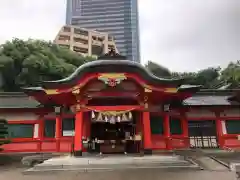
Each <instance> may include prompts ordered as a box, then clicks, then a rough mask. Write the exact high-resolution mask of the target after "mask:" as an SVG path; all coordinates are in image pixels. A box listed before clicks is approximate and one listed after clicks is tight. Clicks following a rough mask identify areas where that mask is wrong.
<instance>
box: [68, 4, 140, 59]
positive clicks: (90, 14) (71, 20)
mask: <svg viewBox="0 0 240 180" xmlns="http://www.w3.org/2000/svg"><path fill="white" fill-rule="evenodd" d="M137 5H138V3H137V0H67V17H66V24H68V25H74V26H79V27H82V28H88V29H94V30H97V31H100V32H101V31H102V32H107V33H109V34H111V35H112V36H113V37H114V40H115V43H116V46H117V49H118V51H119V52H120V53H121V55H124V56H127V57H128V59H129V60H132V61H136V62H139V61H140V52H139V51H140V47H139V44H140V43H139V23H138V6H137Z"/></svg>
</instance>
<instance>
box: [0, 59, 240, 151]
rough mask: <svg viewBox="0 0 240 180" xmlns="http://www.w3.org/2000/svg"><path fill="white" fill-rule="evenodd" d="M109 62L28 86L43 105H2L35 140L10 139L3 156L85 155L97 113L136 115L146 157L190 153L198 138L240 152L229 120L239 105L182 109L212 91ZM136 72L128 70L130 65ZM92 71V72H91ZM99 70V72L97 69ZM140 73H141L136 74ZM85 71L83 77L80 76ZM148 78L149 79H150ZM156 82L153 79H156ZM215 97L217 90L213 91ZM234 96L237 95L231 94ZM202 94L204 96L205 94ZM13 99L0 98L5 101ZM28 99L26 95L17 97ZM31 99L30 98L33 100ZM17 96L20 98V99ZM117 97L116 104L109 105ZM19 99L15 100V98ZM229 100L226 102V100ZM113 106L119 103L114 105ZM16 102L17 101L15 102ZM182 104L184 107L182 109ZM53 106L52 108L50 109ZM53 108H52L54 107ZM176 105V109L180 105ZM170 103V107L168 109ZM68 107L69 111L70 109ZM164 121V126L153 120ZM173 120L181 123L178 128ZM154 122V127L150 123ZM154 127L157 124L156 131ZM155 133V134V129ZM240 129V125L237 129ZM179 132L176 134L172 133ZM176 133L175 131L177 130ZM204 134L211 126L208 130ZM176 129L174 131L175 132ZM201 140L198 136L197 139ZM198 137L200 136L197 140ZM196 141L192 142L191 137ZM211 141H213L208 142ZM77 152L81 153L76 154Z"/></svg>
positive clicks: (2, 114)
mask: <svg viewBox="0 0 240 180" xmlns="http://www.w3.org/2000/svg"><path fill="white" fill-rule="evenodd" d="M108 63H109V67H113V68H106V69H104V70H102V69H103V67H107V61H106V62H105V64H104V65H101V64H100V63H98V64H96V63H95V64H92V65H90V67H83V68H81V70H77V71H78V72H76V73H75V77H71V78H72V79H71V78H69V79H68V80H64V82H60V81H55V82H47V83H46V84H45V85H44V87H41V88H28V89H25V93H26V94H27V95H26V97H27V96H29V99H28V100H29V101H32V100H33V98H34V99H36V100H37V101H38V102H40V103H41V104H45V107H28V108H24V107H20V105H19V107H17V105H16V107H2V108H1V109H0V118H4V119H7V120H8V122H9V124H10V125H11V124H15V125H21V124H27V125H31V126H32V128H33V131H32V137H15V138H11V143H10V144H6V145H4V146H3V148H4V153H12V152H73V151H74V152H75V153H76V154H77V155H80V154H81V152H84V151H88V150H87V148H86V147H85V146H84V143H83V141H84V139H88V138H89V137H90V136H91V133H92V132H91V131H92V128H91V123H92V120H91V119H92V117H91V114H92V113H93V112H95V113H96V112H97V113H102V114H107V116H108V115H113V116H116V117H117V116H118V115H119V116H122V115H123V114H124V113H127V112H132V113H134V115H135V116H134V118H135V121H136V127H135V135H140V137H141V140H140V144H141V145H140V151H144V152H147V153H151V152H154V151H155V150H174V149H186V148H190V147H192V146H195V145H196V142H194V141H196V139H198V140H200V141H201V142H200V144H202V147H208V146H207V145H206V144H205V142H204V141H205V140H204V138H206V137H207V138H208V137H210V136H214V137H215V139H214V140H213V141H211V142H210V143H212V144H215V145H216V147H219V148H221V149H228V148H240V140H239V137H240V131H239V133H235V134H234V133H232V132H231V133H228V127H226V122H227V123H228V121H231V123H234V122H233V121H239V122H240V110H239V103H238V102H237V101H236V103H235V104H230V103H229V104H224V103H222V104H221V103H219V104H216V105H214V104H204V102H203V103H201V102H200V101H199V102H200V103H198V104H193V105H191V104H190V103H189V104H186V105H184V104H183V103H182V102H188V99H189V98H191V97H196V98H198V97H199V96H200V95H201V98H204V96H205V98H208V96H207V95H206V94H207V93H208V92H205V93H202V92H201V91H200V92H197V91H199V87H197V86H189V87H184V88H181V84H180V81H172V82H171V81H170V80H169V81H168V82H166V81H164V80H161V79H157V78H155V79H154V78H153V77H146V76H147V75H148V74H147V73H146V72H141V71H143V70H142V69H141V68H140V69H138V68H139V66H135V65H132V64H130V65H129V64H127V63H125V62H123V63H122V64H120V65H122V66H120V65H119V64H116V63H115V62H114V63H112V61H108ZM116 65H119V66H118V67H122V70H121V72H119V70H118V72H115V71H113V70H114V68H115V66H116ZM130 66H131V67H133V68H127V67H130ZM99 67H100V68H99ZM88 68H92V69H94V68H95V69H94V70H92V71H87V70H86V69H88ZM98 68H99V69H98ZM136 69H138V70H136ZM81 72H82V74H81ZM148 76H149V75H148ZM151 78H152V79H153V80H152V79H151ZM211 93H213V92H211ZM217 93H218V92H217V91H216V95H211V97H212V98H213V99H214V98H216V99H217V98H219V97H221V98H222V99H223V96H224V95H217ZM231 93H232V94H233V95H234V92H231ZM202 94H204V95H202ZM13 96H14V95H8V96H7V95H6V96H4V97H0V100H1V98H2V99H4V98H5V101H7V99H8V98H9V99H11V98H13ZM22 97H24V98H26V97H25V96H24V95H21V97H17V98H19V99H21V98H22ZM30 97H31V98H32V99H30ZM224 97H225V96H224ZM17 98H16V99H17ZM110 99H113V101H110ZM16 101H17V100H16ZM226 101H227V100H226ZM113 102H115V103H114V104H113ZM16 103H17V102H16ZM179 103H182V104H181V105H179ZM50 104H51V105H50ZM52 104H54V105H52ZM176 104H177V105H176ZM169 105H170V107H169ZM66 109H67V110H66ZM69 118H71V119H74V123H75V125H74V133H73V134H70V135H66V134H64V133H63V131H64V129H63V121H67V120H66V119H69ZM158 119H159V121H160V120H161V123H156V122H155V121H158ZM46 120H47V121H48V122H49V121H54V130H55V132H54V137H46V136H45V134H44V132H45V128H46V127H45V125H46V123H45V121H46ZM174 121H177V123H176V124H175V123H174ZM194 121H196V122H198V125H200V126H201V122H204V121H209V122H210V121H211V122H212V124H213V127H211V128H213V129H215V130H216V133H215V134H214V133H213V134H212V135H211V133H210V135H208V133H206V134H207V135H204V127H202V126H201V127H199V128H202V130H201V132H203V134H202V135H201V136H200V135H199V134H201V133H199V134H198V135H196V134H194V132H190V131H192V130H193V131H194V128H195V129H197V127H196V126H195V125H194V126H192V128H193V129H192V130H191V126H190V125H189V124H194ZM151 123H152V124H151ZM156 124H159V126H161V127H159V128H161V129H162V130H161V131H160V130H159V131H158V129H157V128H156V126H158V125H156ZM154 128H155V129H156V131H155V132H154V130H153V129H154ZM239 128H240V127H239ZM174 129H175V130H174ZM176 129H177V130H176ZM205 129H206V131H208V130H209V129H208V130H207V128H205ZM173 131H175V132H173ZM193 136H194V137H197V138H194V137H193ZM198 136H199V137H198ZM191 137H193V138H191ZM207 141H208V142H209V139H208V140H207ZM78 152H79V153H78Z"/></svg>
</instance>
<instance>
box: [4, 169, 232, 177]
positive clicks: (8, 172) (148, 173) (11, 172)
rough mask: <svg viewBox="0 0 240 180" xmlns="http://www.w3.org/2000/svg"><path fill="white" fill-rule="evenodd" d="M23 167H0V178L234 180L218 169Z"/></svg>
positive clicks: (230, 174)
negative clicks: (28, 171)
mask: <svg viewBox="0 0 240 180" xmlns="http://www.w3.org/2000/svg"><path fill="white" fill-rule="evenodd" d="M23 170H24V169H23V168H14V167H11V168H10V167H5V168H1V169H0V180H113V179H114V180H146V179H151V180H202V179H211V180H236V178H235V174H234V173H232V172H218V171H185V170H184V171H168V170H164V171H159V170H158V169H145V170H143V169H141V170H124V171H110V172H92V173H80V172H77V171H72V172H71V171H62V172H58V173H51V174H46V173H45V174H38V175H37V174H36V175H23V174H22V171H23Z"/></svg>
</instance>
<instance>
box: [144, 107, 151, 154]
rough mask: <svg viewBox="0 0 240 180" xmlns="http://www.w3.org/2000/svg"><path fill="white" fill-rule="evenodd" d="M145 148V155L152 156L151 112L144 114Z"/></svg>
mask: <svg viewBox="0 0 240 180" xmlns="http://www.w3.org/2000/svg"><path fill="white" fill-rule="evenodd" d="M143 148H144V153H145V154H152V137H151V125H150V113H149V112H143Z"/></svg>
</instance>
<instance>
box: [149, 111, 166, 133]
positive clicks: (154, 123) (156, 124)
mask: <svg viewBox="0 0 240 180" xmlns="http://www.w3.org/2000/svg"><path fill="white" fill-rule="evenodd" d="M150 125H151V132H152V134H158V135H160V134H163V117H162V116H153V115H151V116H150Z"/></svg>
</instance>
